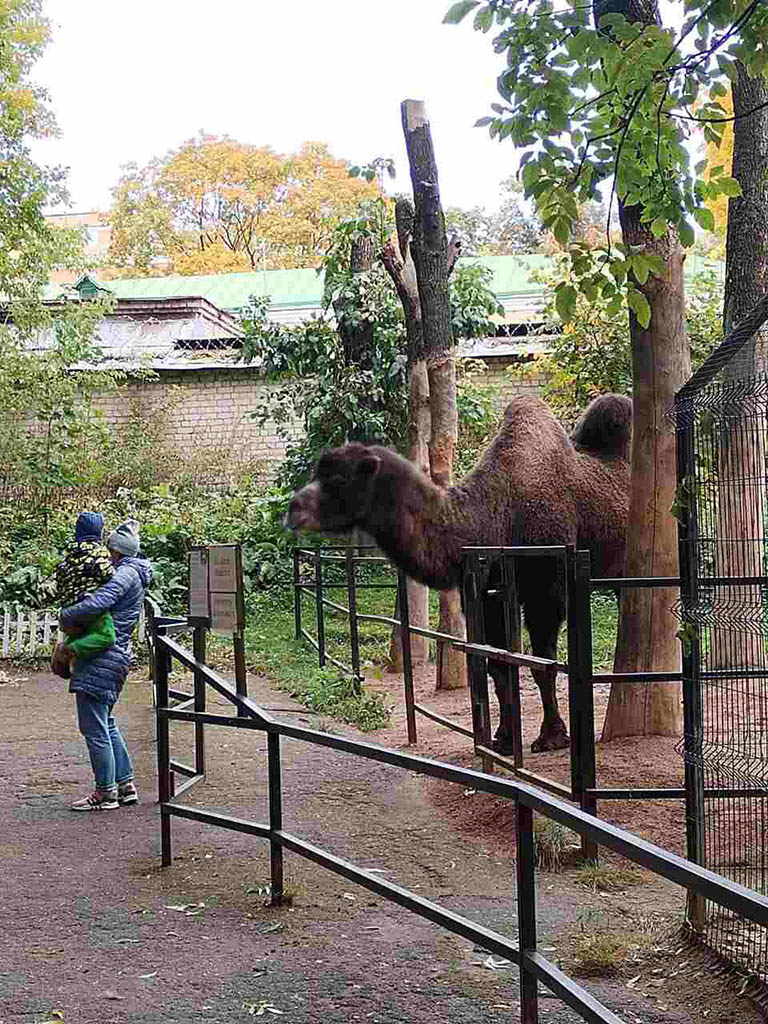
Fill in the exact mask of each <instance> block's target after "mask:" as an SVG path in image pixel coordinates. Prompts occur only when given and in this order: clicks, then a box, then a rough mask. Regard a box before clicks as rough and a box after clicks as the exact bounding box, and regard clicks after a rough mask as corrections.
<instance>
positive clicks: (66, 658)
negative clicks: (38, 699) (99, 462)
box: [51, 512, 115, 679]
mask: <svg viewBox="0 0 768 1024" xmlns="http://www.w3.org/2000/svg"><path fill="white" fill-rule="evenodd" d="M103 529H104V520H103V519H102V517H101V515H100V514H99V513H98V512H82V513H81V514H80V515H79V516H78V519H77V524H76V526H75V543H74V544H73V545H72V546H71V547H70V548H69V550H68V551H67V554H66V557H65V558H64V559H63V560H62V561H61V562H59V564H58V565H57V566H56V570H55V578H56V599H57V601H58V604H59V606H60V607H61V608H68V607H69V606H70V605H73V604H77V603H78V602H79V601H82V600H83V599H84V598H86V597H88V596H89V595H90V594H92V593H93V592H94V591H95V590H98V589H99V587H101V586H103V585H104V584H105V583H107V582H109V580H111V579H112V576H113V574H114V571H115V569H114V566H113V565H112V559H111V558H110V555H109V552H108V551H107V549H106V547H105V546H104V544H103V543H102V540H101V536H102V532H103ZM114 642H115V624H114V622H113V621H112V615H111V613H110V612H104V614H103V615H99V616H98V618H96V619H94V620H93V621H92V622H90V623H89V624H88V626H87V627H86V628H85V629H84V630H83V631H82V632H81V633H80V634H79V635H75V634H74V633H68V634H66V635H65V637H64V642H63V643H57V644H56V648H55V650H54V652H53V657H52V658H51V671H52V672H55V674H56V675H57V676H61V677H62V679H69V678H70V676H71V674H72V671H73V669H74V667H75V662H76V661H77V659H78V658H92V657H93V656H94V655H95V654H100V653H101V651H106V650H108V649H109V648H110V647H112V645H113V644H114Z"/></svg>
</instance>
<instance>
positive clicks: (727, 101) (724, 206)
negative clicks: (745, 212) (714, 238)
mask: <svg viewBox="0 0 768 1024" xmlns="http://www.w3.org/2000/svg"><path fill="white" fill-rule="evenodd" d="M720 102H721V104H722V106H723V107H724V108H725V111H726V113H725V115H724V116H725V117H732V116H733V94H732V93H731V91H730V89H729V90H728V95H727V96H723V97H722V98H721V100H720ZM732 166H733V122H732V121H729V122H728V123H727V124H726V125H725V126H724V131H723V136H722V138H721V140H720V145H719V146H718V145H716V144H715V143H714V142H708V143H707V169H706V171H705V172H704V173H705V174H706V175H707V177H708V176H709V174H710V172H711V170H712V168H713V167H725V173H726V174H730V173H731V167H732ZM705 205H706V206H707V207H708V208H709V209H710V210H711V211H712V213H713V214H714V215H715V234H716V235H718V237H719V238H723V239H724V238H725V232H726V229H727V227H728V196H722V195H721V196H718V197H717V199H710V200H708V201H707V203H706V204H705Z"/></svg>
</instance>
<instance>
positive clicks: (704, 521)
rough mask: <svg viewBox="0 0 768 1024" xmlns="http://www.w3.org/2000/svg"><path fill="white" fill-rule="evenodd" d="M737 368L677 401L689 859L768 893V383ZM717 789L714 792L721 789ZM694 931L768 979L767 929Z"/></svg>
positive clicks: (724, 918) (724, 922)
mask: <svg viewBox="0 0 768 1024" xmlns="http://www.w3.org/2000/svg"><path fill="white" fill-rule="evenodd" d="M724 366H727V364H723V365H721V366H720V367H719V368H717V370H716V373H715V375H714V377H713V378H712V379H710V380H709V381H708V382H706V383H705V385H704V386H703V387H701V388H700V389H699V390H698V391H695V392H694V393H692V394H689V395H688V396H687V397H686V398H685V400H684V401H683V402H681V403H679V405H678V418H677V430H678V455H679V466H678V471H679V478H680V482H679V488H678V506H679V508H678V512H679V515H680V519H681V526H682V530H681V548H680V552H681V579H682V581H683V586H682V588H681V600H680V605H679V608H678V611H679V615H680V618H681V620H682V622H683V626H682V630H681V635H682V638H683V641H684V645H685V650H686V655H685V659H684V688H685V699H686V732H685V736H684V739H683V741H682V743H681V752H682V753H683V756H684V758H685V761H686V767H687V789H688V794H689V795H688V801H687V813H688V845H689V856H690V857H691V859H695V860H697V861H698V862H699V863H701V864H702V865H704V866H706V867H708V868H711V869H712V870H714V871H717V872H719V873H722V874H724V875H726V876H728V877H729V878H731V879H733V880H734V881H737V882H739V883H741V884H742V885H745V886H748V887H749V888H750V889H754V890H756V891H757V892H760V893H765V892H766V891H767V890H768V873H767V869H768V851H767V850H766V839H768V834H767V833H768V731H767V726H768V575H767V573H768V495H766V484H767V483H768V469H767V467H766V457H767V456H768V377H766V376H765V375H760V376H756V377H752V378H749V379H743V380H734V379H731V378H729V377H728V376H727V369H724ZM713 791H714V792H713ZM688 923H689V925H690V927H691V928H692V929H693V930H694V931H695V932H696V933H697V935H698V936H699V937H700V938H701V939H702V940H703V941H704V942H705V943H706V945H707V946H709V947H710V948H711V949H712V950H714V951H715V952H716V953H717V954H718V955H719V956H721V957H722V958H723V959H725V960H727V961H729V962H730V963H731V964H733V965H735V966H736V967H738V968H739V969H741V970H742V971H745V972H746V973H747V974H749V975H751V976H753V977H754V978H755V979H756V980H758V981H759V982H760V983H762V984H763V985H765V984H766V983H768V930H766V928H765V927H763V926H759V925H755V924H753V923H751V922H748V921H746V920H745V919H743V918H740V917H739V916H738V915H736V914H733V913H731V912H730V911H725V910H723V909H722V908H718V907H716V906H715V905H714V904H711V903H708V902H704V901H697V900H695V899H692V900H691V901H689V906H688Z"/></svg>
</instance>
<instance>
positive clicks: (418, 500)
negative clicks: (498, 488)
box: [364, 453, 485, 590]
mask: <svg viewBox="0 0 768 1024" xmlns="http://www.w3.org/2000/svg"><path fill="white" fill-rule="evenodd" d="M389 455H390V456H391V458H390V460H388V461H387V464H386V465H385V466H383V467H382V470H381V471H380V473H379V475H378V478H377V486H376V488H375V492H374V496H373V501H372V503H371V508H370V509H369V514H368V521H367V522H366V523H365V524H364V528H365V529H366V530H367V531H368V532H369V533H370V534H371V535H372V536H373V537H374V538H375V540H376V542H377V543H378V544H379V546H380V547H381V548H382V550H383V551H385V552H386V554H387V555H388V556H389V558H391V559H392V561H393V562H394V563H395V564H396V565H397V566H398V567H399V568H401V569H403V570H404V571H405V572H406V573H407V574H408V575H409V576H412V577H413V578H414V579H418V580H420V581H421V582H422V583H426V584H427V585H428V586H431V587H435V588H436V589H439V590H445V589H449V588H451V587H454V586H458V585H459V584H460V582H461V549H462V548H463V547H465V546H467V545H469V544H478V543H483V542H485V538H481V537H478V523H477V516H476V514H473V513H474V504H475V503H474V502H473V496H472V494H471V492H470V491H469V490H468V489H467V488H466V487H465V486H461V487H450V488H447V489H445V490H444V489H443V488H441V487H437V486H436V485H435V484H433V483H432V481H431V480H429V478H428V477H426V476H425V475H424V474H423V473H422V472H421V471H420V470H418V469H417V468H416V467H415V466H413V465H412V464H411V463H409V462H407V461H406V460H405V459H401V458H400V457H399V456H395V455H393V454H392V453H389Z"/></svg>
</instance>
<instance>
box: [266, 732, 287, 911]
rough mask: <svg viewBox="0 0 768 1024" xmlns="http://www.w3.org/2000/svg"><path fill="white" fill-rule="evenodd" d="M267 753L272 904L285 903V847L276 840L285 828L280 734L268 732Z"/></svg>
mask: <svg viewBox="0 0 768 1024" xmlns="http://www.w3.org/2000/svg"><path fill="white" fill-rule="evenodd" d="M267 755H268V767H269V830H270V840H269V862H270V905H271V906H273V907H281V906H282V905H283V847H282V845H281V844H280V843H279V842H277V841H276V839H275V833H277V832H280V831H282V828H283V783H282V770H281V766H280V736H279V735H278V734H277V733H268V734H267Z"/></svg>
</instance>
